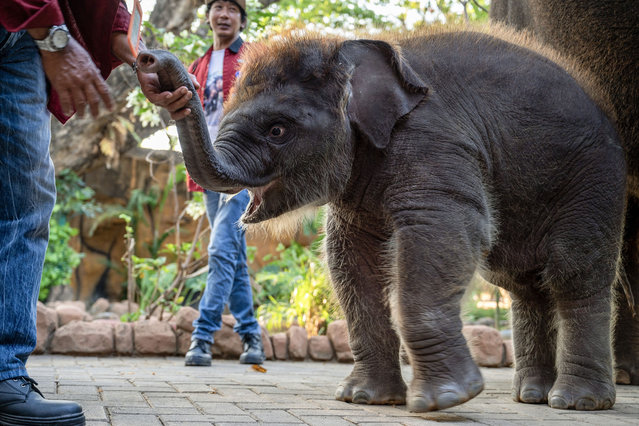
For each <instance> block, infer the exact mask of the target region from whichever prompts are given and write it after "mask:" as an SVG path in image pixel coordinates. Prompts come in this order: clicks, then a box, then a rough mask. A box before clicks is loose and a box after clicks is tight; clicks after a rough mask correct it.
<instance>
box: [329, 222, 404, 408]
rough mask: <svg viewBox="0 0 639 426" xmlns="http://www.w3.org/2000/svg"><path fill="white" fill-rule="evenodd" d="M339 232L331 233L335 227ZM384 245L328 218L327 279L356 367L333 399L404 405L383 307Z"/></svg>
mask: <svg viewBox="0 0 639 426" xmlns="http://www.w3.org/2000/svg"><path fill="white" fill-rule="evenodd" d="M336 227H337V228H338V229H339V232H336V231H334V229H335V228H336ZM381 245H382V241H380V240H378V239H376V238H375V237H373V236H371V235H368V234H366V233H365V232H362V231H359V230H357V229H353V228H352V227H350V226H349V225H346V224H340V225H339V226H336V224H335V219H334V218H330V217H329V221H328V226H327V247H326V249H327V255H328V264H329V267H330V271H331V280H332V282H333V286H334V289H335V293H336V295H337V297H338V299H339V302H340V305H341V307H342V310H343V311H344V315H345V316H346V321H347V323H348V331H349V343H350V346H351V350H352V351H353V357H354V360H355V364H354V367H353V371H352V372H351V374H350V375H349V376H348V377H347V378H346V379H344V380H343V381H342V383H340V385H339V386H338V388H337V391H336V392H335V398H336V399H338V400H340V401H346V402H353V403H359V404H404V403H405V401H406V384H405V383H404V380H403V379H402V375H401V369H400V362H399V346H400V342H399V337H398V336H397V333H396V332H395V331H394V330H393V328H392V323H391V316H390V309H389V308H388V304H387V303H386V298H385V293H386V292H385V288H386V280H385V279H384V278H385V276H386V275H385V274H384V272H383V271H382V269H381V268H380V265H381V253H382V250H381Z"/></svg>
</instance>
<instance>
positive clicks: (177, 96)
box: [138, 71, 200, 121]
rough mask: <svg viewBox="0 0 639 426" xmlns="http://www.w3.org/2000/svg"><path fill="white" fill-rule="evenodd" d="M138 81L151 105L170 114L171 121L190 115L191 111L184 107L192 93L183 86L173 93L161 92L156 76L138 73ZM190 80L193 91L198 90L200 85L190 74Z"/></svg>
mask: <svg viewBox="0 0 639 426" xmlns="http://www.w3.org/2000/svg"><path fill="white" fill-rule="evenodd" d="M138 80H139V81H140V87H141V89H142V93H144V96H146V98H147V99H148V100H149V101H150V102H151V103H153V104H155V105H157V106H160V107H162V108H165V109H166V110H167V111H168V112H169V113H170V114H171V119H173V120H176V121H177V120H181V119H182V118H184V117H186V116H187V115H189V114H190V113H191V109H190V108H186V105H187V104H188V102H189V101H190V100H191V98H192V97H193V93H191V91H190V90H189V89H187V88H186V87H185V86H182V87H178V88H177V89H175V91H173V92H162V91H161V90H160V82H159V81H158V76H157V74H147V73H143V72H141V71H138ZM191 80H193V85H194V86H195V89H196V90H197V89H199V88H200V84H199V83H198V82H197V80H196V79H195V76H194V75H193V74H191Z"/></svg>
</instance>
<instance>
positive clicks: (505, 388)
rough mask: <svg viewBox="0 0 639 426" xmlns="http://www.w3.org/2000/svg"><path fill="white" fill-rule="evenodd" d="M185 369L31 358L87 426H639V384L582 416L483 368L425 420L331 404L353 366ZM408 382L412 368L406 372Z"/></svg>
mask: <svg viewBox="0 0 639 426" xmlns="http://www.w3.org/2000/svg"><path fill="white" fill-rule="evenodd" d="M213 361H214V364H213V366H212V367H205V368H202V367H185V366H184V362H183V359H182V358H177V357H169V358H160V357H156V358H151V357H148V358H98V357H70V356H50V355H39V356H32V357H31V358H30V359H29V363H28V368H29V372H30V374H31V376H32V377H33V378H34V379H35V380H37V381H38V382H39V383H40V389H41V390H42V391H43V392H44V393H45V396H47V397H48V398H58V399H71V400H75V401H78V402H79V403H81V404H82V406H83V407H84V410H85V415H86V418H87V424H88V425H95V426H97V425H102V426H105V425H109V424H110V425H117V426H120V425H131V426H144V425H205V424H215V425H225V424H228V425H235V426H237V425H239V424H252V425H255V424H269V423H270V424H277V425H283V424H309V425H318V426H319V425H326V426H340V425H352V424H366V423H374V424H375V425H376V426H379V425H422V424H428V423H434V422H443V423H446V424H448V425H451V424H457V423H468V422H476V423H480V424H489V425H506V424H517V423H519V424H535V423H537V424H539V423H542V422H543V423H550V424H552V425H562V424H566V425H568V424H570V425H575V424H596V425H605V426H609V425H628V424H635V425H638V424H639V387H638V386H618V387H617V402H616V404H615V406H614V407H613V409H612V410H608V411H599V412H575V411H568V410H566V411H564V410H553V409H551V408H550V407H548V406H545V405H528V404H517V403H515V402H513V401H512V400H511V399H510V380H511V376H512V369H509V368H501V369H486V368H484V369H482V373H483V374H484V378H485V380H486V387H485V390H484V391H483V392H482V393H481V394H480V395H479V396H478V397H476V398H475V399H473V400H471V401H469V402H467V403H466V404H463V405H461V406H458V407H453V408H449V409H446V410H443V411H440V412H434V413H427V414H414V413H409V412H408V411H407V410H406V408H405V407H403V406H397V407H393V406H368V405H356V404H347V403H343V402H339V401H335V400H334V399H333V392H334V391H335V388H336V386H337V384H338V382H339V381H340V380H341V379H343V378H344V377H345V376H346V375H348V373H350V371H351V368H352V365H349V364H338V363H319V362H282V361H273V362H266V363H265V364H264V367H265V368H266V370H267V372H266V373H260V372H257V371H255V370H253V369H252V368H251V366H246V365H241V364H239V363H238V362H237V361H229V360H213ZM404 373H405V379H406V380H409V378H410V367H405V369H404Z"/></svg>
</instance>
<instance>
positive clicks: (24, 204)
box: [0, 0, 192, 425]
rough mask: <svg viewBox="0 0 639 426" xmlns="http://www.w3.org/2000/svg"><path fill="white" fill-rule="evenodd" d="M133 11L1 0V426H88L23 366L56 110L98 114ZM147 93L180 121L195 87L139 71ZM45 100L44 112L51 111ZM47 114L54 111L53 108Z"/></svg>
mask: <svg viewBox="0 0 639 426" xmlns="http://www.w3.org/2000/svg"><path fill="white" fill-rule="evenodd" d="M129 18H130V15H129V13H128V12H127V9H126V5H125V4H124V3H123V2H118V1H115V0H93V1H86V0H2V2H1V3H0V424H7V425H29V424H30V425H46V424H56V425H63V424H64V425H83V424H84V423H85V419H84V414H83V412H82V407H81V406H80V405H78V404H76V403H75V402H71V401H49V400H45V399H44V398H43V396H42V394H41V393H40V391H39V390H38V389H37V388H36V387H35V385H36V383H35V381H34V380H33V379H31V378H30V377H29V376H28V374H27V371H26V368H25V364H26V361H27V358H28V356H29V354H30V353H31V352H32V351H33V349H34V348H35V344H36V303H37V300H38V292H39V285H40V278H41V276H42V266H43V263H44V254H45V252H46V247H47V242H48V237H49V229H48V224H49V218H50V216H51V211H52V209H53V206H54V204H55V177H54V169H53V164H52V162H51V158H50V156H49V141H50V136H51V134H50V121H51V120H50V113H52V114H53V115H54V116H55V117H56V118H58V119H59V120H60V121H62V122H65V121H66V120H68V119H69V117H70V116H71V115H73V113H74V112H77V113H78V115H79V116H83V115H84V114H85V112H86V110H87V107H88V110H89V112H90V113H91V114H92V116H93V117H97V115H98V114H99V108H100V105H101V104H103V105H104V106H105V107H107V108H109V109H111V108H112V106H113V101H112V99H111V95H110V94H109V89H108V86H107V85H106V83H105V82H104V79H105V78H106V77H107V76H108V75H109V73H110V72H111V70H112V69H113V68H114V67H115V66H117V65H118V64H120V63H121V62H126V63H128V64H133V62H134V59H135V58H134V57H133V54H132V53H131V51H130V50H129V48H128V43H127V39H126V31H127V29H128V24H129ZM138 78H139V80H140V84H141V87H142V90H143V92H144V93H145V95H146V96H147V97H148V98H149V100H150V101H151V102H153V103H155V104H157V105H159V106H162V107H165V108H166V109H167V110H168V111H169V112H170V113H171V115H172V118H174V119H180V118H183V117H184V116H185V115H187V114H188V113H189V110H188V109H184V108H183V107H184V106H185V104H186V103H187V102H188V100H189V99H190V98H191V97H192V94H191V93H190V92H189V91H188V90H187V89H186V87H181V88H179V89H177V90H176V91H174V92H172V93H170V92H160V91H159V89H158V87H159V85H158V81H157V76H155V75H148V74H142V73H140V74H139V75H138ZM47 107H48V111H47ZM49 111H50V113H49Z"/></svg>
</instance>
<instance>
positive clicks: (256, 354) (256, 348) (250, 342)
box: [240, 334, 266, 364]
mask: <svg viewBox="0 0 639 426" xmlns="http://www.w3.org/2000/svg"><path fill="white" fill-rule="evenodd" d="M242 343H243V344H244V353H242V355H240V363H241V364H262V363H263V362H264V360H265V359H266V355H264V346H262V336H261V335H259V334H247V335H245V336H244V337H242Z"/></svg>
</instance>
